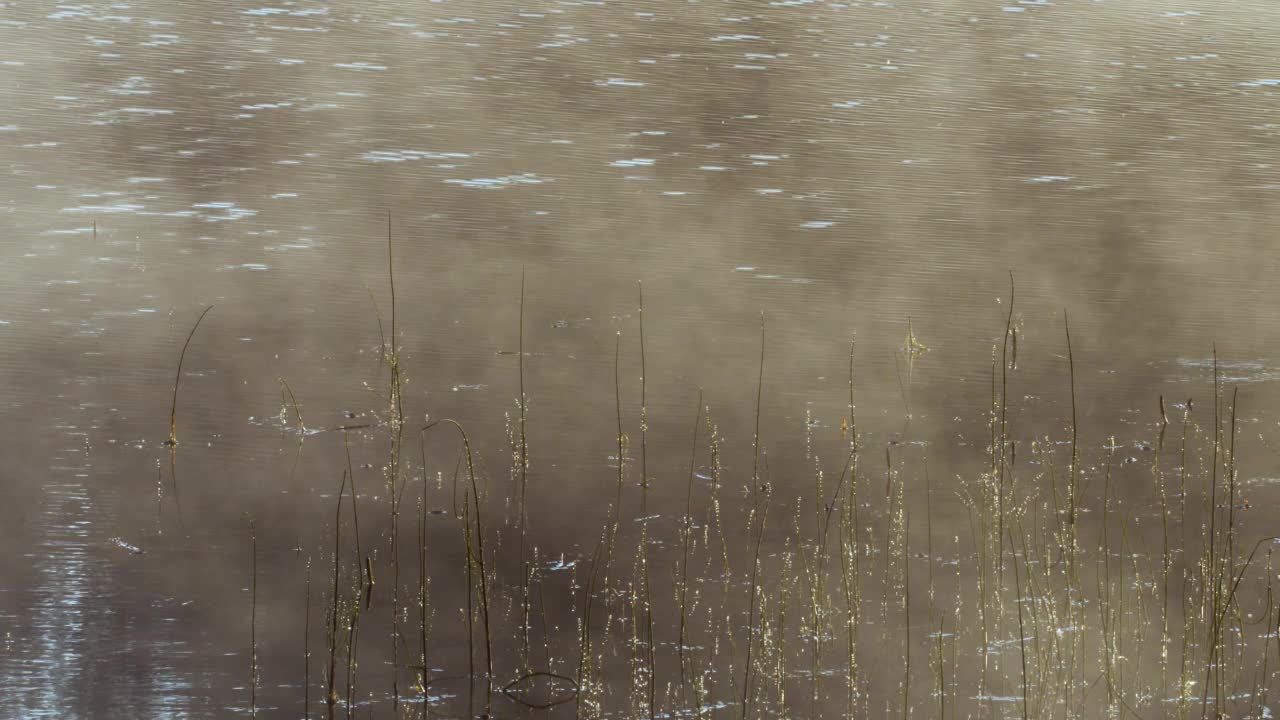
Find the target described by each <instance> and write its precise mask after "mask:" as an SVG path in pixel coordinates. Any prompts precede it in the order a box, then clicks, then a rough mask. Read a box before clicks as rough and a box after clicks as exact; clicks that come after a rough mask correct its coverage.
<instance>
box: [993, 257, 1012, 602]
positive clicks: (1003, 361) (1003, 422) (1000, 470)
mask: <svg viewBox="0 0 1280 720" xmlns="http://www.w3.org/2000/svg"><path fill="white" fill-rule="evenodd" d="M1013 302H1014V284H1013V271H1012V270H1010V271H1009V315H1008V317H1007V318H1006V320H1005V325H1004V338H1003V340H1002V341H1001V343H1000V345H1001V350H1000V461H999V463H997V465H996V473H997V475H996V478H997V482H996V485H997V492H998V495H997V498H996V500H997V503H996V504H997V522H998V524H999V527H998V529H997V533H996V539H997V541H998V544H999V547H998V548H997V550H996V552H997V563H998V571H999V572H998V574H999V578H998V581H999V582H1001V583H1003V582H1004V524H1005V499H1004V498H1005V485H1006V482H1007V478H1006V477H1005V448H1006V446H1007V445H1008V443H1009V361H1008V354H1009V336H1010V333H1011V330H1012V328H1013Z"/></svg>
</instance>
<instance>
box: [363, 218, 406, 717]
mask: <svg viewBox="0 0 1280 720" xmlns="http://www.w3.org/2000/svg"><path fill="white" fill-rule="evenodd" d="M387 282H388V285H389V287H390V291H391V341H390V346H389V347H388V348H387V351H386V359H387V365H388V368H389V370H390V373H391V379H390V387H389V390H390V408H389V413H390V426H391V427H390V429H391V468H390V475H389V477H388V478H387V480H388V483H387V486H388V489H389V491H390V494H391V667H392V672H391V707H392V711H393V712H396V711H398V710H399V708H400V673H399V672H398V671H397V668H399V667H400V501H401V499H402V497H403V494H404V482H405V481H404V480H402V479H401V470H400V465H401V452H402V448H403V440H404V380H403V377H402V376H401V371H400V342H399V336H398V335H397V330H396V274H395V256H394V254H393V253H392V244H391V212H390V211H387ZM397 485H399V488H398V489H397ZM365 567H366V573H367V575H368V576H369V578H372V575H373V573H372V563H371V562H369V561H368V560H367V559H366V561H365ZM372 586H373V584H372V581H370V582H369V584H368V585H367V587H368V588H369V589H372ZM367 606H368V600H366V607H367Z"/></svg>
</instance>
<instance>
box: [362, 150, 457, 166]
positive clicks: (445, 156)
mask: <svg viewBox="0 0 1280 720" xmlns="http://www.w3.org/2000/svg"><path fill="white" fill-rule="evenodd" d="M470 157H471V154H470V153H460V152H432V151H429V150H370V151H369V152H367V153H365V154H364V155H361V156H360V159H362V160H367V161H369V162H395V163H398V162H408V161H411V160H467V159H469V158H470Z"/></svg>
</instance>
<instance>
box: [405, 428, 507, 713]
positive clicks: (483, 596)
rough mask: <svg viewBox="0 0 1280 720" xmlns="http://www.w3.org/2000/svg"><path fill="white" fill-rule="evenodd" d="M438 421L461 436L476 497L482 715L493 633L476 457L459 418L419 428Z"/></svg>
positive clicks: (489, 698)
mask: <svg viewBox="0 0 1280 720" xmlns="http://www.w3.org/2000/svg"><path fill="white" fill-rule="evenodd" d="M441 423H445V424H448V425H452V426H453V427H454V429H456V430H457V431H458V434H459V435H460V436H461V437H462V450H463V455H464V457H465V458H466V460H467V481H468V484H469V485H470V486H471V495H472V496H473V497H474V498H475V516H476V525H475V542H476V553H475V557H474V559H475V564H476V569H477V571H478V572H479V575H480V614H481V618H482V620H483V623H484V651H485V709H484V711H485V714H488V713H489V712H490V710H491V707H492V704H493V635H492V631H491V625H490V622H489V581H488V574H487V573H486V571H485V565H484V563H485V550H484V534H485V533H484V519H483V516H482V515H481V513H480V504H481V503H480V501H481V498H480V492H479V487H478V486H477V484H476V466H475V458H474V457H473V455H472V453H471V439H470V438H469V437H468V436H467V431H466V430H464V429H463V427H462V425H461V424H460V423H458V421H456V420H451V419H448V418H445V419H442V420H435V421H433V422H430V423H427V424H426V425H424V426H423V428H422V432H426V431H427V430H430V429H431V428H433V427H435V426H437V425H439V424H441ZM463 504H464V506H465V505H466V496H465V493H464V496H463ZM464 518H469V515H466V514H465V513H464ZM466 536H467V542H468V543H470V542H471V530H470V528H467V533H466ZM468 567H469V566H468Z"/></svg>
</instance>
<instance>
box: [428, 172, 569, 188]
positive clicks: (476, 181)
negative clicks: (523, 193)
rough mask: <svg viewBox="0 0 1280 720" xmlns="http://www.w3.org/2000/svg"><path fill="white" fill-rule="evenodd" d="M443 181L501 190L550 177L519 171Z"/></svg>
mask: <svg viewBox="0 0 1280 720" xmlns="http://www.w3.org/2000/svg"><path fill="white" fill-rule="evenodd" d="M444 182H445V183H447V184H449V185H458V186H460V187H465V188H473V189H480V190H501V189H503V188H507V187H510V186H512V185H541V184H542V183H545V182H551V179H550V178H543V177H539V176H538V175H537V174H536V173H521V174H519V175H503V176H502V177H495V178H470V179H466V180H464V179H459V178H450V179H448V180H445V181H444Z"/></svg>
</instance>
